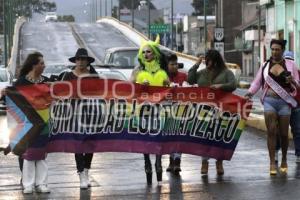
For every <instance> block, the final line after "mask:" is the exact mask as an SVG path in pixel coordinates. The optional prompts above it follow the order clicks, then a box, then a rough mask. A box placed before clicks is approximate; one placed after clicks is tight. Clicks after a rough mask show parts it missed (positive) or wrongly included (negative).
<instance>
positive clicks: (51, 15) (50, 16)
mask: <svg viewBox="0 0 300 200" xmlns="http://www.w3.org/2000/svg"><path fill="white" fill-rule="evenodd" d="M45 22H57V14H56V13H55V12H47V13H46V16H45Z"/></svg>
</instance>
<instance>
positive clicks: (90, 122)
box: [7, 79, 252, 160]
mask: <svg viewBox="0 0 300 200" xmlns="http://www.w3.org/2000/svg"><path fill="white" fill-rule="evenodd" d="M7 94H8V95H7V105H8V113H9V115H10V116H11V117H10V119H14V124H15V126H14V127H13V128H12V129H11V135H10V140H11V143H10V145H11V147H12V149H13V151H14V152H15V153H16V154H20V153H23V152H25V150H26V152H27V153H28V152H30V154H32V155H33V156H34V155H38V154H41V153H45V152H71V153H92V152H135V153H150V154H169V153H173V152H180V153H187V154H194V155H200V156H207V157H212V158H216V159H223V160H230V159H231V157H232V155H233V152H234V150H235V148H236V145H237V143H238V140H239V138H240V136H241V133H242V131H243V129H244V127H245V121H246V118H247V116H248V115H249V112H250V110H251V107H252V103H251V102H247V101H246V100H245V99H243V98H241V97H238V96H236V95H233V94H231V93H226V92H223V91H219V90H211V89H210V88H200V87H185V88H183V87H182V88H180V87H175V88H169V87H150V86H143V85H139V84H132V83H130V82H125V81H117V80H102V79H80V80H74V81H71V82H55V83H52V84H50V85H46V84H38V85H30V86H22V87H11V88H9V89H8V92H7Z"/></svg>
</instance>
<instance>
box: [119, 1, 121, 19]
mask: <svg viewBox="0 0 300 200" xmlns="http://www.w3.org/2000/svg"><path fill="white" fill-rule="evenodd" d="M120 1H121V0H119V5H118V20H119V21H121V16H120V10H121V9H120V5H121V4H120Z"/></svg>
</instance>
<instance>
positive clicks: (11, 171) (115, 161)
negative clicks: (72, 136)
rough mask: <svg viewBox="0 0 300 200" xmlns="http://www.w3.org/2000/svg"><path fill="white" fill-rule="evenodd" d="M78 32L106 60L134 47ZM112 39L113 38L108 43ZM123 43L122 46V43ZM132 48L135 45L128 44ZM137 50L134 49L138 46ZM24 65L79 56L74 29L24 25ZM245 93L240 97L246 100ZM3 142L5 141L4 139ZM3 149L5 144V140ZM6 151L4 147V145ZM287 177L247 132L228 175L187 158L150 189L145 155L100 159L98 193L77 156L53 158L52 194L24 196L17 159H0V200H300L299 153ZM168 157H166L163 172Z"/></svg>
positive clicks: (260, 138)
mask: <svg viewBox="0 0 300 200" xmlns="http://www.w3.org/2000/svg"><path fill="white" fill-rule="evenodd" d="M75 29H76V30H77V32H78V33H79V34H80V35H81V36H82V37H83V38H86V39H85V42H86V43H87V44H88V47H89V48H91V49H92V51H93V52H94V53H95V54H96V55H97V57H99V58H100V59H102V58H103V55H104V50H105V49H106V48H110V47H115V46H117V45H121V44H123V42H125V43H126V44H125V43H124V45H127V46H128V45H129V43H130V42H129V41H126V40H124V36H123V35H120V34H119V33H118V31H117V30H115V31H113V32H111V31H109V27H108V25H102V24H101V25H88V24H76V25H75ZM107 37H110V38H107ZM120 41H121V43H120ZM127 42H129V43H127ZM132 45H133V44H132ZM21 47H22V50H21V55H22V57H21V58H22V59H24V58H25V56H26V55H27V54H28V52H30V51H34V50H37V51H41V52H42V53H43V54H44V55H45V60H46V64H47V63H51V62H52V63H58V62H65V61H66V60H67V58H69V57H71V56H73V55H74V53H75V51H76V49H77V48H78V45H77V44H76V41H75V39H74V37H73V35H72V33H71V29H70V26H69V25H67V24H64V23H41V22H32V23H31V22H30V23H27V24H25V25H24V29H23V38H22V46H21ZM244 92H245V91H238V93H241V94H243V93H244ZM4 121H5V117H4V116H2V117H0V136H1V135H3V134H5V131H6V130H5V123H4ZM0 138H1V137H0ZM0 144H1V140H0ZM2 145H3V144H2ZM288 154H289V155H288V163H289V172H288V175H287V176H284V175H280V174H278V175H277V176H276V177H270V175H269V164H268V163H269V161H268V151H267V148H266V138H265V134H264V133H261V132H259V131H257V130H255V129H250V128H247V129H246V130H245V131H244V132H243V134H242V136H241V139H240V141H239V144H238V146H237V149H236V151H235V154H234V156H233V159H232V161H230V162H228V161H227V162H225V163H224V168H225V175H224V176H222V177H219V176H217V175H216V172H215V163H214V162H215V161H214V160H210V167H209V168H210V170H209V175H208V176H201V174H200V167H201V166H200V163H201V158H200V157H198V156H192V155H183V158H182V172H181V175H180V176H173V175H170V174H169V173H166V172H164V173H163V183H162V185H161V186H158V185H157V182H156V181H155V179H154V178H155V177H154V175H155V174H153V185H152V186H150V187H148V186H147V185H146V177H145V173H144V170H143V169H144V163H143V156H142V154H134V153H131V154H130V153H97V154H95V156H94V159H93V164H92V169H91V172H90V175H91V179H92V187H91V189H89V190H83V191H82V190H80V189H79V178H78V175H77V174H76V167H75V161H74V155H73V154H62V153H56V154H49V156H48V162H49V187H50V188H51V193H50V194H46V195H45V194H43V195H39V194H33V195H23V194H22V190H21V187H20V184H19V182H20V176H21V174H20V172H19V169H18V164H17V159H16V156H14V155H8V156H4V155H3V154H2V153H1V154H0V199H172V200H173V199H221V200H223V199H228V200H229V199H238V200H240V199H270V200H271V199H272V200H273V199H289V200H290V199H291V200H293V199H295V200H296V199H299V197H300V190H299V185H300V182H299V178H300V166H298V165H296V163H295V157H294V155H293V148H292V147H291V148H290V150H289V152H288ZM167 165H168V156H163V167H164V169H166V167H167Z"/></svg>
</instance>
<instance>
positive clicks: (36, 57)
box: [20, 52, 43, 76]
mask: <svg viewBox="0 0 300 200" xmlns="http://www.w3.org/2000/svg"><path fill="white" fill-rule="evenodd" d="M40 57H43V54H41V53H40V52H33V53H31V54H29V55H28V56H27V58H26V60H25V62H24V63H23V65H22V68H21V71H20V76H26V75H27V74H28V73H29V72H30V71H31V70H32V69H33V66H34V65H37V64H38V63H39V62H40Z"/></svg>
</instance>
